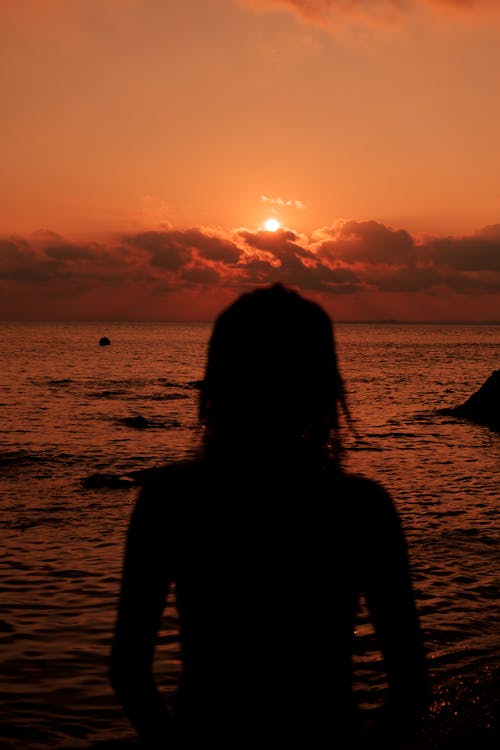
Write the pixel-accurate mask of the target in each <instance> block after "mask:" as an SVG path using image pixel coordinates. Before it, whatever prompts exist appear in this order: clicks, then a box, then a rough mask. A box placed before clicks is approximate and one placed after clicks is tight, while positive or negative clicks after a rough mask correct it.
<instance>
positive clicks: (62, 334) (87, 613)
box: [0, 323, 500, 750]
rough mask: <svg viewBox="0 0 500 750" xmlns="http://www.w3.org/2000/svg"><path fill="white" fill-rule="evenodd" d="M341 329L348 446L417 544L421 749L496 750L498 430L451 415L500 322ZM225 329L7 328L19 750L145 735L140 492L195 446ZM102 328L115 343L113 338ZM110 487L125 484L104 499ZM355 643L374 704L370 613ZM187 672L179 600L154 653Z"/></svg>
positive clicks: (2, 552)
mask: <svg viewBox="0 0 500 750" xmlns="http://www.w3.org/2000/svg"><path fill="white" fill-rule="evenodd" d="M335 331H336V337H337V342H338V350H339V363H340V368H341V371H342V374H343V376H344V378H345V380H346V383H347V391H348V399H349V404H350V408H351V411H352V415H353V418H354V422H355V425H356V429H357V432H358V436H357V437H356V436H355V435H353V434H352V433H346V438H345V440H346V445H347V449H348V450H347V455H346V464H347V468H348V469H349V470H352V471H356V472H360V473H364V474H366V475H368V476H370V477H372V478H374V479H377V480H378V481H380V482H381V483H382V484H384V485H385V487H386V488H387V489H388V490H389V491H390V492H391V494H392V496H393V499H394V502H395V504H396V507H397V509H398V511H399V513H400V516H401V519H402V521H403V525H404V528H405V531H406V535H407V539H408V543H409V548H410V557H411V564H412V572H413V577H414V585H415V592H416V597H417V603H418V608H419V612H420V618H421V622H422V626H423V629H424V634H425V642H426V647H427V650H428V655H429V664H430V670H431V675H432V680H433V685H434V688H435V701H434V704H433V706H432V708H431V711H430V712H429V716H428V717H427V719H426V723H425V726H424V727H423V729H422V734H421V737H420V738H419V743H420V744H419V745H418V747H426V748H431V747H459V746H460V747H471V748H475V747H482V746H483V745H482V744H481V742H483V743H487V742H492V741H493V740H492V737H493V732H494V725H495V722H496V720H497V716H496V712H497V711H498V708H499V699H498V675H499V669H500V667H499V657H500V609H499V603H498V594H499V578H500V558H499V547H498V542H499V525H498V520H499V514H500V480H499V476H500V435H499V434H498V433H494V432H492V431H491V430H489V429H488V428H486V427H482V426H478V425H474V424H471V423H468V422H466V421H463V420H459V419H454V418H452V417H449V416H444V415H442V414H441V413H440V411H439V410H440V409H441V408H442V407H447V406H455V405H457V404H459V403H461V402H463V401H464V400H465V399H466V398H467V397H468V396H469V395H470V394H471V393H473V392H474V391H475V390H477V388H479V386H480V385H481V384H482V383H483V382H484V380H485V379H486V378H487V377H488V375H489V374H490V373H491V372H492V370H494V369H498V368H499V367H500V326H498V325H463V326H458V325H437V324H428V325H399V324H384V325H381V324H338V325H337V326H336V329H335ZM209 334H210V326H208V325H206V324H189V325H187V324H186V325H183V324H165V323H158V324H142V323H141V324H130V323H127V324H124V323H123V324H122V323H112V324H110V323H105V324H104V323H85V324H76V323H67V324H66V323H57V324H56V323H51V324H47V323H32V324H31V323H30V324H28V323H26V324H25V323H12V324H1V325H0V359H1V362H2V367H1V371H0V409H1V415H2V438H1V440H2V452H1V455H0V534H1V539H2V544H1V548H0V566H1V579H0V602H1V603H0V607H1V608H0V645H1V648H0V663H1V670H0V697H1V698H2V702H1V707H0V723H1V728H0V745H1V747H2V748H5V749H6V750H12V749H14V748H16V750H17V748H23V750H25V749H27V748H33V750H41V749H44V750H45V748H51V749H54V750H61V749H62V748H68V749H69V748H89V747H92V746H94V745H95V744H96V743H99V742H104V741H106V740H112V739H114V740H116V739H122V738H123V739H125V738H127V737H133V733H132V731H131V729H130V727H129V725H128V723H127V720H126V719H125V717H124V715H123V714H122V712H121V710H120V708H119V707H118V706H117V704H116V701H115V699H114V696H113V694H112V691H111V688H110V686H109V683H108V679H107V658H108V654H109V646H110V639H111V633H112V627H113V621H114V616H115V607H116V600H117V594H118V587H119V580H120V569H121V562H122V553H123V543H124V539H125V533H126V528H127V524H128V519H129V516H130V512H131V509H132V507H133V503H134V499H135V497H136V493H137V487H136V486H135V485H134V483H133V481H128V482H127V479H128V480H131V478H133V472H135V471H139V470H142V469H147V468H150V467H154V466H158V465H160V464H162V463H165V462H167V461H171V460H176V459H179V458H182V457H184V456H186V455H189V453H190V452H191V451H193V450H194V449H195V447H196V446H197V444H198V441H199V432H198V426H197V395H198V390H197V387H196V381H198V380H200V379H201V378H202V376H203V368H204V363H205V350H206V344H207V340H208V337H209ZM103 335H106V336H108V337H109V338H110V340H111V346H108V347H100V346H99V345H98V341H99V338H100V337H101V336H103ZM137 418H143V421H141V420H140V419H139V420H138V419H137ZM144 420H145V421H144ZM95 474H105V475H112V476H113V477H116V478H118V477H122V478H124V480H125V481H122V482H121V483H119V484H120V485H123V486H118V487H113V488H110V487H106V486H104V487H95V486H89V483H88V479H89V477H92V476H93V475H95ZM356 635H357V638H356V643H357V646H356V656H355V665H356V690H357V691H358V693H359V697H360V701H361V702H362V704H363V705H365V706H366V707H373V706H376V705H378V704H379V703H380V700H381V699H382V698H383V695H384V690H385V683H384V679H383V673H382V669H381V660H380V656H379V654H378V651H377V648H376V643H375V641H374V637H373V632H372V630H371V627H370V625H369V623H368V622H367V620H366V615H365V612H364V610H363V609H362V611H361V612H360V618H359V625H358V628H357V632H356ZM178 669H179V655H178V648H177V629H176V617H175V608H174V604H173V601H170V602H169V606H168V607H167V610H166V613H165V618H164V622H163V625H162V630H161V632H160V637H159V644H158V659H157V672H158V680H159V682H160V684H161V685H162V686H163V687H164V689H165V690H166V691H169V690H172V688H173V685H174V683H175V677H176V674H177V671H178ZM497 726H498V725H497ZM460 742H462V744H460ZM454 743H455V744H454ZM484 746H485V747H486V746H488V747H489V746H490V745H487V744H484ZM491 746H492V747H493V744H492V745H491Z"/></svg>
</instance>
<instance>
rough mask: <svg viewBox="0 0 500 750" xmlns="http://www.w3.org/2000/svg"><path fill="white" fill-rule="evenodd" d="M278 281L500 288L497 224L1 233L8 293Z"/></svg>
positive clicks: (408, 290) (233, 288)
mask: <svg viewBox="0 0 500 750" xmlns="http://www.w3.org/2000/svg"><path fill="white" fill-rule="evenodd" d="M276 281H280V282H282V283H285V284H288V285H290V286H293V287H296V288H298V289H299V290H302V291H304V292H305V293H306V292H317V293H320V294H321V295H322V297H323V298H324V297H325V296H326V297H328V296H332V297H334V296H339V295H342V296H344V297H345V296H348V295H358V296H359V295H363V294H367V293H371V294H373V293H377V294H379V295H391V294H394V293H403V294H405V295H412V294H418V293H422V292H424V293H426V294H430V295H434V296H435V297H439V296H446V295H450V294H454V295H457V294H458V295H465V297H469V298H471V297H472V296H474V295H498V294H499V293H500V224H499V225H493V226H489V227H485V228H484V229H482V230H480V231H477V232H476V233H475V234H473V235H471V236H468V237H435V238H426V239H425V240H423V241H417V240H416V239H415V238H414V237H412V236H411V235H410V234H409V233H408V232H407V231H405V230H402V229H393V228H391V227H388V226H385V225H383V224H380V223H378V222H375V221H362V222H359V221H346V222H342V223H339V224H337V225H335V226H332V227H325V228H323V229H321V230H318V231H317V232H315V233H314V234H313V235H312V236H311V237H305V236H303V235H298V234H297V233H295V232H293V231H291V230H289V229H281V230H278V231H277V232H275V233H272V232H266V231H262V230H259V231H251V230H248V229H241V230H237V231H234V232H232V233H224V232H222V231H216V230H206V229H200V228H194V229H188V230H178V229H161V230H157V231H144V232H136V233H131V234H127V235H124V236H122V237H119V238H117V239H115V240H113V241H107V242H101V243H98V242H92V243H85V244H84V243H73V242H70V241H68V240H67V239H65V238H63V237H61V236H59V235H57V234H55V233H53V232H39V233H36V234H35V235H32V236H30V237H28V238H27V237H19V236H11V237H4V238H0V289H1V290H2V297H3V298H4V305H3V309H2V311H1V312H2V315H3V316H6V317H8V314H6V309H5V304H6V303H5V300H8V299H9V298H10V299H15V300H16V303H17V305H19V300H22V299H23V298H25V299H26V300H28V299H30V300H33V299H35V298H36V299H42V300H43V298H47V299H49V298H50V299H55V298H59V299H63V298H74V297H78V295H84V294H92V295H94V297H95V298H97V299H99V296H101V297H102V296H106V295H107V296H109V295H113V294H117V295H119V294H124V293H125V292H126V293H128V294H130V295H131V296H133V295H134V294H137V293H141V294H142V295H149V296H150V297H151V298H152V299H153V298H159V297H164V296H168V295H169V294H173V293H188V292H191V293H192V292H196V293H200V292H201V293H203V294H206V293H208V292H210V293H211V294H213V293H214V292H215V291H217V290H219V291H221V290H225V291H226V293H228V294H229V293H230V294H236V293H238V292H240V291H243V290H245V289H248V288H250V287H253V286H256V285H264V284H269V283H272V282H276Z"/></svg>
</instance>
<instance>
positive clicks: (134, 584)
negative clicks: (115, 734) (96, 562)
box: [110, 489, 173, 748]
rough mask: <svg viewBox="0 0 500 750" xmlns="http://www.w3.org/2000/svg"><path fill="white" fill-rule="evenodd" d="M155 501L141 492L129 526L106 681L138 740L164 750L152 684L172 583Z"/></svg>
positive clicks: (161, 710)
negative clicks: (156, 646) (135, 731)
mask: <svg viewBox="0 0 500 750" xmlns="http://www.w3.org/2000/svg"><path fill="white" fill-rule="evenodd" d="M155 499H156V498H155V493H154V490H152V489H149V490H148V489H143V490H142V492H141V493H140V495H139V498H138V500H137V503H136V506H135V509H134V511H133V514H132V518H131V521H130V525H129V530H128V536H127V543H126V549H125V559H124V565H123V574H122V584H121V593H120V599H119V605H118V615H117V620H116V626H115V632H114V638H113V646H112V651H111V662H110V680H111V684H112V686H113V688H114V690H115V693H116V695H117V697H118V700H119V701H120V703H121V704H122V706H123V708H124V709H125V712H126V714H127V716H128V718H129V719H130V721H131V723H132V724H133V726H134V727H135V729H136V730H137V732H138V734H139V736H140V737H141V738H142V739H144V740H146V741H147V742H148V744H150V745H151V746H153V747H154V746H156V745H160V744H162V746H163V747H164V748H167V747H169V746H170V744H171V743H170V742H169V740H172V739H173V738H172V728H171V724H172V722H171V719H170V716H169V714H168V711H167V708H166V706H165V704H164V702H163V700H162V698H161V695H160V693H159V692H158V689H157V687H156V684H155V681H154V677H153V658H154V649H155V643H156V637H157V633H158V629H159V626H160V621H161V616H162V613H163V609H164V607H165V601H166V597H167V594H168V589H169V585H170V580H169V570H168V568H169V565H168V559H167V556H166V554H165V551H164V550H165V547H166V540H165V538H164V533H165V529H164V528H162V527H163V524H162V522H161V519H160V518H159V517H158V516H159V513H158V504H157V502H155ZM167 554H168V553H167Z"/></svg>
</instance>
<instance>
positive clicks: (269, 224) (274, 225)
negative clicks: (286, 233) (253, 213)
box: [264, 219, 281, 232]
mask: <svg viewBox="0 0 500 750" xmlns="http://www.w3.org/2000/svg"><path fill="white" fill-rule="evenodd" d="M280 226H281V224H280V223H279V221H278V219H268V220H267V221H265V222H264V227H265V229H266V230H267V231H268V232H276V231H277V230H278V229H279V228H280Z"/></svg>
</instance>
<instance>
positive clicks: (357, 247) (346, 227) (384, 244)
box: [318, 221, 414, 263]
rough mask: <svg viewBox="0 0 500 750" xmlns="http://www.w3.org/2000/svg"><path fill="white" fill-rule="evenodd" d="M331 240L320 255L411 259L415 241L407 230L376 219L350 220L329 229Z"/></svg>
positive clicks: (350, 259) (326, 242) (347, 258)
mask: <svg viewBox="0 0 500 750" xmlns="http://www.w3.org/2000/svg"><path fill="white" fill-rule="evenodd" d="M327 234H331V235H332V239H331V240H328V239H327V240H326V241H324V242H322V244H321V245H320V247H319V250H318V252H319V254H320V255H321V256H324V257H326V258H330V259H331V260H335V259H336V258H338V259H341V260H344V261H347V262H353V261H359V260H366V261H369V262H370V261H376V262H379V263H380V262H386V263H395V262H404V263H406V262H409V259H410V257H411V253H412V250H413V249H414V241H413V239H412V237H411V236H410V235H409V234H408V232H406V231H405V230H404V229H392V228H390V227H386V226H384V224H379V223H378V222H376V221H361V222H359V221H346V222H342V223H340V224H339V225H337V227H336V228H334V229H332V230H330V231H329V232H328V231H327Z"/></svg>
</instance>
